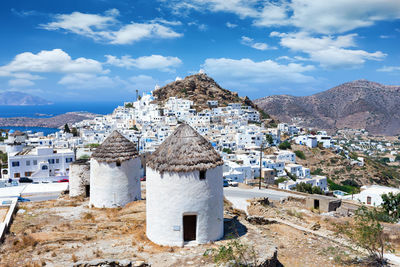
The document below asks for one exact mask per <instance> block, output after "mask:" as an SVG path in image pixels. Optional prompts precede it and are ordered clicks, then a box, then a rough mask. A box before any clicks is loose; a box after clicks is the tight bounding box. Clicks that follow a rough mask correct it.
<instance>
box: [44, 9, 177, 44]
mask: <svg viewBox="0 0 400 267" xmlns="http://www.w3.org/2000/svg"><path fill="white" fill-rule="evenodd" d="M118 15H119V11H118V10H117V9H111V10H108V11H106V12H105V14H104V15H99V14H86V13H81V12H73V13H71V14H59V15H56V16H55V17H54V21H53V22H50V23H47V24H41V25H40V26H41V27H42V28H43V29H46V30H60V29H63V30H65V31H67V32H72V33H75V34H78V35H82V36H85V37H89V38H92V39H93V40H95V41H106V42H109V43H111V44H132V43H134V42H137V41H140V40H143V39H151V38H160V39H169V38H177V37H181V36H182V34H181V33H177V32H175V31H174V30H173V29H172V28H170V26H177V25H180V24H181V23H180V22H177V21H167V20H164V19H161V18H157V19H154V20H152V21H149V22H145V23H136V22H131V23H130V24H126V25H122V23H121V22H120V21H118V19H117V16H118Z"/></svg>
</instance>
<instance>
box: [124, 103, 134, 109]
mask: <svg viewBox="0 0 400 267" xmlns="http://www.w3.org/2000/svg"><path fill="white" fill-rule="evenodd" d="M125 108H133V104H132V103H128V104H126V105H125Z"/></svg>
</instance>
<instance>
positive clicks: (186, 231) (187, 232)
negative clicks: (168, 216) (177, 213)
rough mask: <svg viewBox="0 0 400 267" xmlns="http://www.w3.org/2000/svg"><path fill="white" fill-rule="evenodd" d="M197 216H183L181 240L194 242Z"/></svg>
mask: <svg viewBox="0 0 400 267" xmlns="http://www.w3.org/2000/svg"><path fill="white" fill-rule="evenodd" d="M196 224H197V216H196V215H184V216H183V240H184V241H191V240H196V229H197V227H196V226H197V225H196Z"/></svg>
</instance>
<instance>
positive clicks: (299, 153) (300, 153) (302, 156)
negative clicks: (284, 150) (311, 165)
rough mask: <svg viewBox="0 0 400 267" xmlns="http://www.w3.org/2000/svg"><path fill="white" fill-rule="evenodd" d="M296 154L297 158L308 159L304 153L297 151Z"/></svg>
mask: <svg viewBox="0 0 400 267" xmlns="http://www.w3.org/2000/svg"><path fill="white" fill-rule="evenodd" d="M294 153H295V154H296V157H298V158H300V159H306V155H304V152H303V151H300V150H296V151H294Z"/></svg>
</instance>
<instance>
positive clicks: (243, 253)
mask: <svg viewBox="0 0 400 267" xmlns="http://www.w3.org/2000/svg"><path fill="white" fill-rule="evenodd" d="M203 256H205V257H207V256H208V257H211V258H212V259H213V261H214V263H215V265H217V266H259V263H258V260H257V257H258V256H257V253H256V251H255V249H254V247H253V246H249V245H247V244H243V243H241V242H240V241H239V240H232V241H229V242H228V243H227V244H226V245H221V246H219V247H218V248H212V249H207V250H206V251H205V252H204V254H203Z"/></svg>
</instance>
